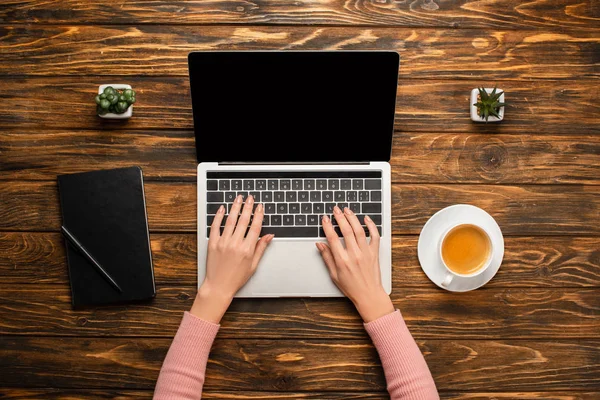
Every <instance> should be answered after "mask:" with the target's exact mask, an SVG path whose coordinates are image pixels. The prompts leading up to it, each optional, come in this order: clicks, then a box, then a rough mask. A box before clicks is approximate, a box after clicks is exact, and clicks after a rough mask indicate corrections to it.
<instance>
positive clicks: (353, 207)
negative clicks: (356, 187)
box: [350, 203, 360, 214]
mask: <svg viewBox="0 0 600 400" xmlns="http://www.w3.org/2000/svg"><path fill="white" fill-rule="evenodd" d="M350 209H351V210H352V212H353V213H355V214H360V203H350Z"/></svg>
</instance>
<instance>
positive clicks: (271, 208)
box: [265, 203, 277, 214]
mask: <svg viewBox="0 0 600 400" xmlns="http://www.w3.org/2000/svg"><path fill="white" fill-rule="evenodd" d="M276 211H277V209H276V207H275V203H266V204H265V214H275V212H276Z"/></svg>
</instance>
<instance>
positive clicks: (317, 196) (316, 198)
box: [310, 192, 321, 202]
mask: <svg viewBox="0 0 600 400" xmlns="http://www.w3.org/2000/svg"><path fill="white" fill-rule="evenodd" d="M310 201H312V202H315V201H321V192H310Z"/></svg>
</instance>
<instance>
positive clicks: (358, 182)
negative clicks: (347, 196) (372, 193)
mask: <svg viewBox="0 0 600 400" xmlns="http://www.w3.org/2000/svg"><path fill="white" fill-rule="evenodd" d="M352 189H354V190H363V180H362V179H352Z"/></svg>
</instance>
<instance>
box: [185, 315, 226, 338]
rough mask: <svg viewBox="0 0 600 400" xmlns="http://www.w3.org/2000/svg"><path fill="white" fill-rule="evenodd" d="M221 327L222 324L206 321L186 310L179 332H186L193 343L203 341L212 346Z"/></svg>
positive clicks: (186, 335)
mask: <svg viewBox="0 0 600 400" xmlns="http://www.w3.org/2000/svg"><path fill="white" fill-rule="evenodd" d="M220 327H221V325H218V324H215V323H213V322H209V321H205V320H203V319H202V318H199V317H196V316H195V315H193V314H191V313H189V312H188V311H185V312H184V313H183V319H182V320H181V325H180V326H179V331H178V333H182V334H184V335H185V338H186V339H187V340H190V341H192V342H193V343H196V344H199V343H203V344H208V345H209V346H211V345H212V343H213V342H214V340H215V337H216V336H217V332H219V328H220Z"/></svg>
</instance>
